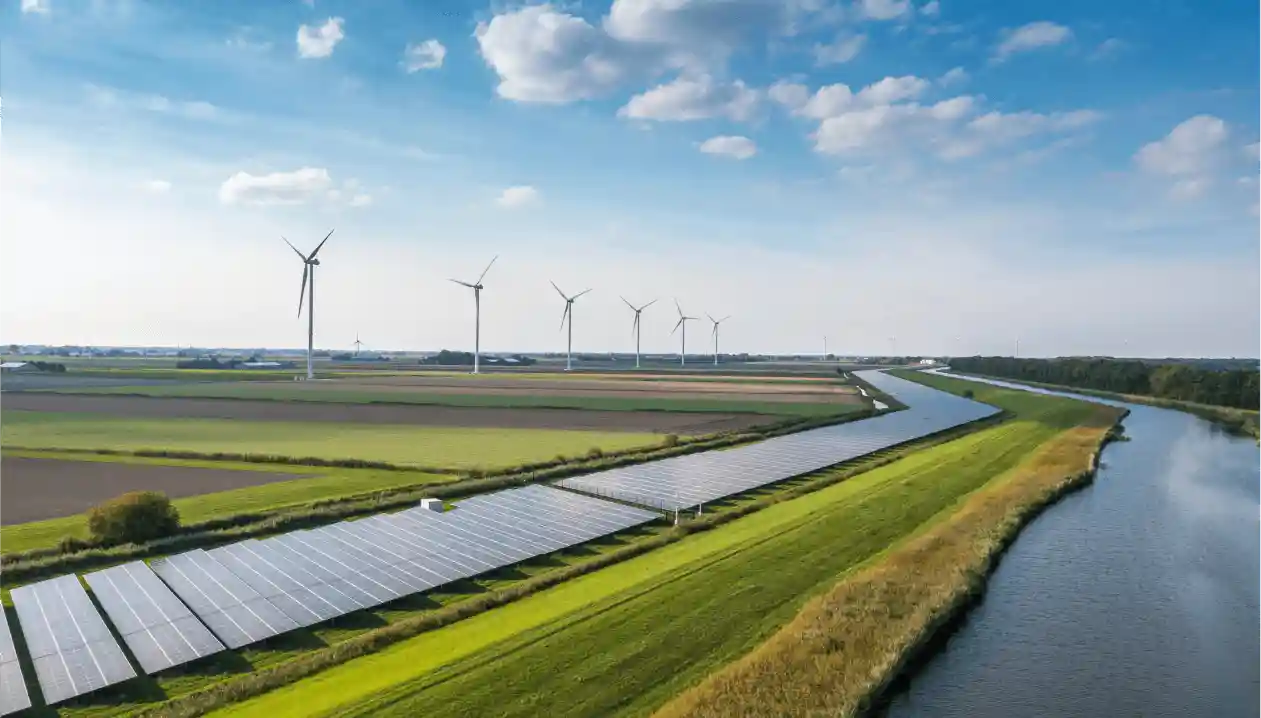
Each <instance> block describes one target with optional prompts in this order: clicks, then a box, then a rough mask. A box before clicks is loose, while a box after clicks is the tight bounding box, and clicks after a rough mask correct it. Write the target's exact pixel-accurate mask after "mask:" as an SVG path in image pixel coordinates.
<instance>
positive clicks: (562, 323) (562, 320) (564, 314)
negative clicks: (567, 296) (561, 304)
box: [556, 302, 569, 331]
mask: <svg viewBox="0 0 1261 718" xmlns="http://www.w3.org/2000/svg"><path fill="white" fill-rule="evenodd" d="M568 316H569V302H565V311H563V312H561V313H560V329H564V328H565V319H566V318H567V317H568ZM560 329H557V330H556V331H560Z"/></svg>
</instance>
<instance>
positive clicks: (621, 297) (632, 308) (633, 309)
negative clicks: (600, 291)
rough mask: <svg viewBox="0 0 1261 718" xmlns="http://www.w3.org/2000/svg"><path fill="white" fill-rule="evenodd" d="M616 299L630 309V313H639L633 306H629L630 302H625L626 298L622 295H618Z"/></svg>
mask: <svg viewBox="0 0 1261 718" xmlns="http://www.w3.org/2000/svg"><path fill="white" fill-rule="evenodd" d="M617 298H618V299H620V300H622V304H625V305H626V306H628V307H630V308H631V311H632V312H636V313H638V312H639V310H638V309H636V308H635V305H634V304H631V303H630V302H628V301H626V297H623V296H622V295H620V294H619V295H617Z"/></svg>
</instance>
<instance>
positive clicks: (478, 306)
mask: <svg viewBox="0 0 1261 718" xmlns="http://www.w3.org/2000/svg"><path fill="white" fill-rule="evenodd" d="M496 259H499V255H498V254H496V255H495V256H494V257H492V258H491V260H490V264H487V265H486V268H485V269H483V270H482V276H480V277H478V278H477V281H476V282H473V283H472V284H469V283H468V282H462V281H460V280H458V279H452V280H451V281H452V282H455V283H456V284H462V285H464V286H466V287H468V288H469V289H472V290H473V373H474V374H477V373H479V369H480V368H481V361H482V280H483V279H485V278H486V273H487V272H489V271H490V266H491V264H494V263H495V260H496Z"/></svg>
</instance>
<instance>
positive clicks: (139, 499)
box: [88, 491, 180, 544]
mask: <svg viewBox="0 0 1261 718" xmlns="http://www.w3.org/2000/svg"><path fill="white" fill-rule="evenodd" d="M179 527H180V514H179V510H178V509H176V508H175V506H173V505H172V504H171V500H170V499H169V498H167V496H166V494H163V493H159V492H157V491H133V492H131V493H126V494H123V495H122V496H118V497H116V498H113V499H110V500H109V501H106V502H105V503H103V504H101V505H99V506H97V507H95V508H93V509H92V510H91V511H89V512H88V530H89V531H90V532H91V533H92V537H93V538H95V539H97V540H99V541H102V542H104V543H107V544H121V543H144V542H145V541H152V540H153V539H158V538H163V537H165V536H170V535H172V534H174V533H175V532H176V531H178V530H179Z"/></svg>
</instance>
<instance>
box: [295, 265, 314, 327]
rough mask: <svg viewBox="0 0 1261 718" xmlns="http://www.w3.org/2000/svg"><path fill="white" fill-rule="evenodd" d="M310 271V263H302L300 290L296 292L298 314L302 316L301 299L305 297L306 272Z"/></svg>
mask: <svg viewBox="0 0 1261 718" xmlns="http://www.w3.org/2000/svg"><path fill="white" fill-rule="evenodd" d="M310 271H311V265H309V264H306V263H303V264H302V291H301V292H299V293H298V316H302V300H303V299H306V278H307V273H308V272H310Z"/></svg>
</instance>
